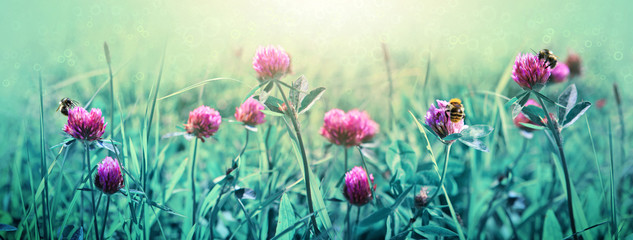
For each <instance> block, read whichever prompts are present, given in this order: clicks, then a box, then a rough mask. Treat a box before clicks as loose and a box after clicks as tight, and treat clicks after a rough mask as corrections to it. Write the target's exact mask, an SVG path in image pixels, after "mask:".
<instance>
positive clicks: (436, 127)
mask: <svg viewBox="0 0 633 240" xmlns="http://www.w3.org/2000/svg"><path fill="white" fill-rule="evenodd" d="M436 102H437V107H436V106H435V105H433V104H431V107H429V110H428V111H427V112H426V115H425V116H424V123H426V125H428V126H429V127H431V129H433V131H434V132H435V134H437V136H439V137H440V138H441V139H443V138H445V137H446V136H448V135H451V134H454V133H460V132H462V130H464V129H466V128H467V127H468V126H467V125H465V124H464V119H461V120H460V121H458V122H456V123H454V122H452V121H451V116H450V113H449V111H448V104H449V103H448V102H447V101H444V100H437V101H436ZM454 141H455V140H451V141H447V143H452V142H454Z"/></svg>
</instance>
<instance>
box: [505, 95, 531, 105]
mask: <svg viewBox="0 0 633 240" xmlns="http://www.w3.org/2000/svg"><path fill="white" fill-rule="evenodd" d="M528 93H530V92H522V93H521V94H519V95H516V96H515V97H513V98H511V99H510V100H509V101H508V102H507V103H506V104H505V105H504V107H505V108H508V107H510V106H512V105H513V104H514V103H516V102H517V101H518V100H519V99H521V100H522V99H523V97H524V96H525V95H526V94H528ZM526 101H527V100H526Z"/></svg>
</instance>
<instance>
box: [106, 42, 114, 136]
mask: <svg viewBox="0 0 633 240" xmlns="http://www.w3.org/2000/svg"><path fill="white" fill-rule="evenodd" d="M103 50H104V52H105V55H106V62H107V63H108V73H110V124H113V125H112V127H110V139H114V82H113V79H114V77H113V75H112V65H111V61H110V48H109V47H108V43H107V42H104V43H103Z"/></svg>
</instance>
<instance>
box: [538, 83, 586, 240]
mask: <svg viewBox="0 0 633 240" xmlns="http://www.w3.org/2000/svg"><path fill="white" fill-rule="evenodd" d="M536 96H537V98H538V100H539V102H540V103H541V106H543V111H545V116H546V117H547V126H548V128H549V130H550V131H551V132H552V135H554V140H555V141H556V145H557V147H558V153H559V156H560V161H561V163H562V167H563V173H564V174H565V189H567V209H568V210H569V220H570V224H571V231H572V235H573V236H574V240H576V239H578V236H577V235H576V232H577V231H576V221H575V219H574V205H573V201H572V194H571V180H570V177H569V170H568V169H567V161H566V159H565V152H563V143H562V141H561V136H560V131H559V130H558V128H557V127H556V124H554V122H553V121H552V118H551V117H550V116H549V112H548V111H547V107H546V106H545V103H544V102H543V99H541V97H540V96H539V95H538V94H537V95H536Z"/></svg>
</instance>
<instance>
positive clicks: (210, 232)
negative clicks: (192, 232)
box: [209, 174, 229, 239]
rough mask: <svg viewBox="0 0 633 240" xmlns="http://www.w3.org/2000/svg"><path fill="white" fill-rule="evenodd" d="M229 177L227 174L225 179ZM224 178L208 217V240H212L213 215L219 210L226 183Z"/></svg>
mask: <svg viewBox="0 0 633 240" xmlns="http://www.w3.org/2000/svg"><path fill="white" fill-rule="evenodd" d="M228 176H229V175H228V174H227V175H226V177H228ZM226 177H225V178H224V180H223V181H224V183H222V188H220V195H219V196H218V198H217V199H216V200H215V204H214V205H213V207H211V215H209V235H210V237H209V239H213V235H214V234H213V229H215V228H214V226H215V224H213V220H214V219H215V214H216V212H217V211H218V210H219V208H220V206H219V205H220V199H222V195H224V188H225V187H226V183H227V182H228V180H226Z"/></svg>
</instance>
